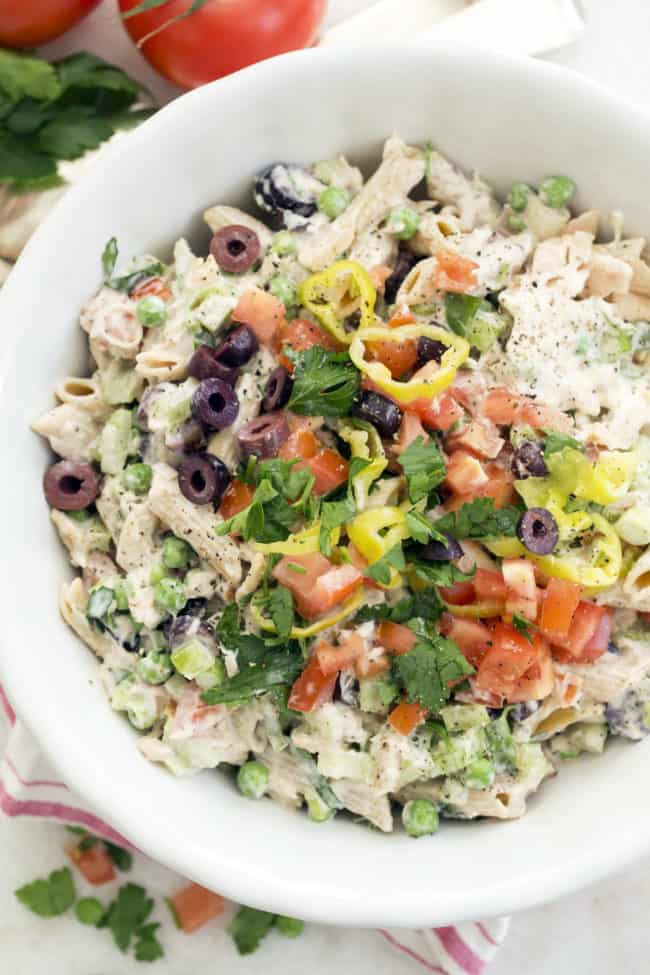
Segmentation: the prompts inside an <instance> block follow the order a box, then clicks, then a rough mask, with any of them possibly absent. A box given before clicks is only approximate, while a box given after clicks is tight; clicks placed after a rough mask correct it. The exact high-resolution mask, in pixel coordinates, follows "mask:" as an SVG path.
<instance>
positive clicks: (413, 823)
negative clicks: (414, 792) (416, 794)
mask: <svg viewBox="0 0 650 975" xmlns="http://www.w3.org/2000/svg"><path fill="white" fill-rule="evenodd" d="M402 822H403V824H404V829H405V830H406V832H407V833H408V834H409V836H415V837H418V836H430V835H431V833H435V832H436V830H437V829H438V810H437V808H436V807H435V806H434V804H433V803H432V802H430V800H429V799H411V800H410V801H409V802H407V803H406V805H405V806H404V808H403V809H402Z"/></svg>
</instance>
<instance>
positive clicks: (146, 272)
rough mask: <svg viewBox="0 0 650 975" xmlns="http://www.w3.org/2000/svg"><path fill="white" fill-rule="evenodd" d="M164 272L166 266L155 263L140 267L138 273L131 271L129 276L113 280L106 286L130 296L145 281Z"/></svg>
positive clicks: (125, 275)
mask: <svg viewBox="0 0 650 975" xmlns="http://www.w3.org/2000/svg"><path fill="white" fill-rule="evenodd" d="M164 272H165V265H164V264H162V263H161V262H160V261H153V262H152V263H151V264H147V265H146V267H140V268H138V269H137V270H136V271H131V272H130V273H129V274H123V275H121V276H118V277H116V278H111V279H110V281H107V282H106V284H107V285H108V287H109V288H113V290H114V291H123V292H125V293H126V294H129V292H131V291H133V289H134V288H135V287H136V286H137V285H138V284H139V283H140V282H141V281H144V280H145V279H146V278H155V277H157V276H158V275H159V274H164Z"/></svg>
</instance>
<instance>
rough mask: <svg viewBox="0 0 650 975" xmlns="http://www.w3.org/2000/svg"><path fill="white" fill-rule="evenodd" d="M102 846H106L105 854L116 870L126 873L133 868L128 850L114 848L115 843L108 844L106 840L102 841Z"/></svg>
mask: <svg viewBox="0 0 650 975" xmlns="http://www.w3.org/2000/svg"><path fill="white" fill-rule="evenodd" d="M104 845H105V846H106V852H107V853H108V855H109V857H110V858H111V860H112V861H113V863H114V864H115V866H116V867H117V869H118V870H123V871H125V872H126V871H127V870H130V869H131V867H132V866H133V857H132V855H131V854H130V853H129V851H128V850H125V849H123V847H121V846H116V845H115V843H109V842H108V840H104Z"/></svg>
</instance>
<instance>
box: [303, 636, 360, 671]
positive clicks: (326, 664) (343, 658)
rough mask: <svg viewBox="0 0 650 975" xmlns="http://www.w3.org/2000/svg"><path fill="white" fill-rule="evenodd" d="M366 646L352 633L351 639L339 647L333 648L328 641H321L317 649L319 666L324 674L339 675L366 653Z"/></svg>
mask: <svg viewBox="0 0 650 975" xmlns="http://www.w3.org/2000/svg"><path fill="white" fill-rule="evenodd" d="M365 650H366V645H365V642H364V640H363V638H362V637H361V636H359V634H358V633H352V634H351V636H350V637H348V639H347V640H346V641H345V642H344V643H341V644H339V646H338V647H334V646H332V644H331V643H328V642H327V641H326V640H321V642H320V643H319V644H318V646H317V647H316V649H315V651H314V652H315V654H316V657H317V658H318V665H319V667H320V669H321V671H322V672H323V673H324V674H328V675H329V674H338V672H339V671H340V670H347V669H348V667H351V666H352V665H353V664H354V663H355V662H356V661H357V660H359V659H360V658H361V657H362V656H363V655H364V653H365Z"/></svg>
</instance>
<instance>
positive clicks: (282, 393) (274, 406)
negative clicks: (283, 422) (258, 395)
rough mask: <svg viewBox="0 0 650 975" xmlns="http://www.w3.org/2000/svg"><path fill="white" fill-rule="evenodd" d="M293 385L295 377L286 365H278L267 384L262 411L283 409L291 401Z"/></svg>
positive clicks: (268, 411) (270, 411)
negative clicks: (292, 376) (290, 373)
mask: <svg viewBox="0 0 650 975" xmlns="http://www.w3.org/2000/svg"><path fill="white" fill-rule="evenodd" d="M292 387H293V379H292V378H291V376H290V375H289V373H288V372H287V370H286V369H285V368H284V366H276V367H275V369H274V370H273V372H272V373H271V375H270V376H269V381H268V382H267V384H266V389H265V391H264V399H263V400H262V412H263V413H272V412H273V410H280V409H282V407H283V406H284V405H285V404H286V403H288V401H289V397H290V396H291V389H292Z"/></svg>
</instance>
